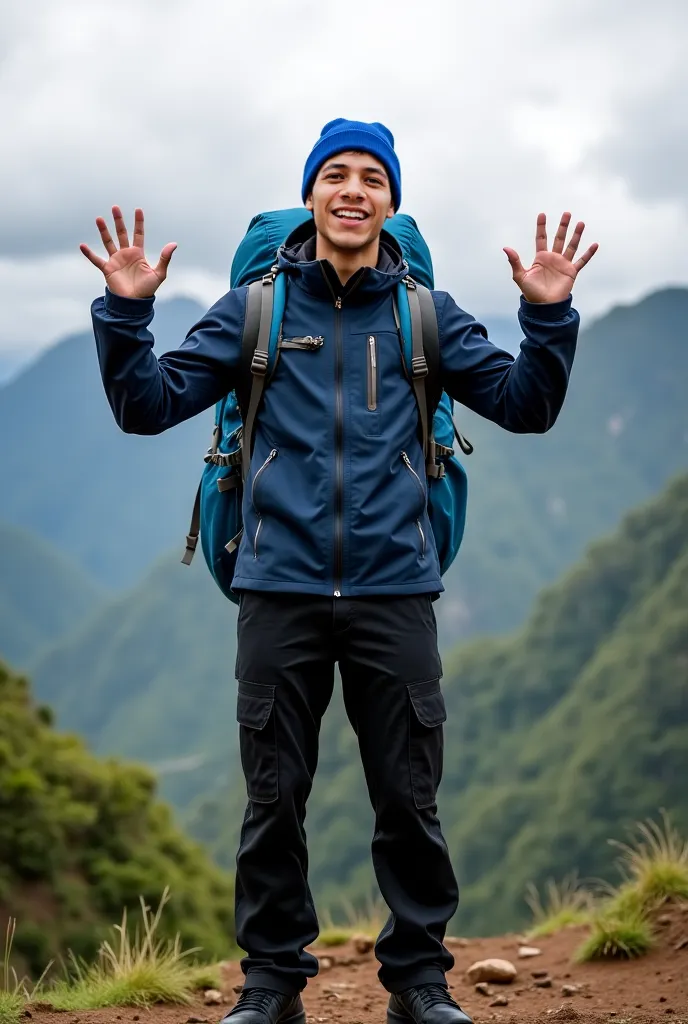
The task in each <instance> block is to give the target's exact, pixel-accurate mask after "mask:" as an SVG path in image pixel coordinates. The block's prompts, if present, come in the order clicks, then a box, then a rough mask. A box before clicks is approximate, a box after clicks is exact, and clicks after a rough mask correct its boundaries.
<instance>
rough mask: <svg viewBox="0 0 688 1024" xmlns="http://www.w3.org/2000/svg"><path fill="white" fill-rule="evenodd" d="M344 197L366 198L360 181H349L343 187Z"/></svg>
mask: <svg viewBox="0 0 688 1024" xmlns="http://www.w3.org/2000/svg"><path fill="white" fill-rule="evenodd" d="M342 199H361V200H362V199H365V194H364V193H363V191H362V189H361V186H360V185H359V184H358V182H348V183H347V185H346V186H345V187H344V188H343V189H342Z"/></svg>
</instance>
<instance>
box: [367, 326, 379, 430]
mask: <svg viewBox="0 0 688 1024" xmlns="http://www.w3.org/2000/svg"><path fill="white" fill-rule="evenodd" d="M368 409H369V410H370V412H374V411H375V410H376V409H377V341H376V339H375V335H374V334H370V335H368Z"/></svg>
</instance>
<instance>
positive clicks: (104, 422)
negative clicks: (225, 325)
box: [0, 299, 212, 588]
mask: <svg viewBox="0 0 688 1024" xmlns="http://www.w3.org/2000/svg"><path fill="white" fill-rule="evenodd" d="M203 312H204V310H203V309H202V308H201V306H199V305H198V304H197V303H195V302H193V301H191V300H189V299H172V300H170V301H167V302H160V303H158V304H157V305H156V312H155V320H154V324H155V326H154V330H155V336H156V351H157V352H158V353H161V352H163V351H165V350H166V349H167V348H172V347H176V346H177V345H179V344H180V342H181V341H182V340H183V338H184V335H185V334H186V332H187V330H188V329H189V328H190V327H191V326H192V325H193V324H194V323H195V322H196V321H197V320H198V319H199V318H200V316H201V315H202V314H203ZM211 429H212V413H211V412H210V411H209V412H208V413H207V414H206V415H205V416H199V417H197V418H196V419H195V420H193V421H191V422H189V423H184V424H181V425H180V426H179V427H177V428H176V429H175V430H174V431H172V432H170V433H168V434H165V435H163V436H162V437H158V438H155V437H135V438H132V437H131V436H128V435H126V434H123V433H122V432H121V431H120V430H119V428H118V427H117V425H116V424H115V422H114V419H113V417H112V413H111V411H110V408H109V406H108V403H107V400H106V398H105V394H104V391H103V386H102V382H101V380H100V373H99V370H98V363H97V359H96V352H95V342H94V340H93V334H92V333H91V332H83V333H81V334H74V335H71V336H69V337H68V338H65V339H64V341H62V342H60V343H58V344H57V345H55V346H53V347H52V348H50V349H48V350H47V351H46V352H45V353H44V354H43V355H42V356H41V357H39V359H38V360H37V361H36V362H34V363H32V364H31V365H30V366H29V367H28V368H27V369H26V370H25V371H24V372H23V373H21V374H20V375H19V376H18V377H17V378H16V379H14V380H12V381H10V383H9V384H7V385H5V387H3V388H1V389H0V436H1V437H2V438H3V446H2V448H1V449H0V480H2V481H3V483H4V486H3V488H2V490H0V520H5V521H7V522H10V523H16V524H17V525H20V526H24V527H26V528H28V529H30V530H32V531H34V532H35V533H38V534H40V535H42V536H44V537H45V538H46V539H48V540H50V541H51V542H52V543H53V544H55V545H56V546H57V547H59V548H60V549H61V550H62V551H64V552H65V553H67V554H69V555H70V556H71V557H72V558H74V559H76V560H77V561H78V562H80V563H81V565H82V566H84V568H86V569H87V571H89V572H90V573H91V575H92V576H94V577H95V578H96V579H98V580H100V581H101V582H102V583H104V584H105V585H107V586H109V587H111V588H117V587H123V586H127V585H129V584H130V583H131V582H132V581H133V580H135V579H140V578H141V577H142V576H143V575H144V573H145V572H146V570H147V568H148V567H149V566H150V565H151V564H152V562H153V561H155V559H156V558H157V557H158V556H159V555H160V553H161V552H163V551H165V550H167V549H169V548H170V547H172V545H173V544H175V542H176V543H182V546H183V540H184V536H185V534H186V530H187V527H188V522H187V519H188V516H189V515H190V512H191V506H192V505H193V497H194V494H195V488H196V485H197V482H198V480H197V478H198V476H199V474H200V471H201V468H202V466H203V454H204V452H205V450H206V449H207V447H208V443H209V442H208V437H209V435H210V431H211Z"/></svg>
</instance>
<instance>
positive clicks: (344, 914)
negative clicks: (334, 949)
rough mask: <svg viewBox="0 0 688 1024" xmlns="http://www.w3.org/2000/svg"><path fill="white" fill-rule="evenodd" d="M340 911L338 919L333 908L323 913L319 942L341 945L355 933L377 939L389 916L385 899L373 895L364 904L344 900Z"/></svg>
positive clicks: (324, 944)
mask: <svg viewBox="0 0 688 1024" xmlns="http://www.w3.org/2000/svg"><path fill="white" fill-rule="evenodd" d="M339 911H340V912H339V914H337V915H336V916H337V918H338V920H336V921H335V919H334V916H333V913H332V911H331V910H327V911H326V912H325V913H324V914H323V915H322V921H323V927H322V929H321V931H320V935H319V937H318V942H319V943H320V944H321V945H323V946H328V945H329V946H341V945H343V944H344V943H345V942H348V940H349V939H350V938H352V936H354V935H365V936H367V937H368V938H370V939H376V938H377V937H378V935H379V934H380V932H381V931H382V927H383V925H384V923H385V921H386V920H387V917H388V916H389V911H388V909H387V906H386V904H385V903H384V901H383V900H382V899H381V898H379V897H378V898H377V899H375V898H374V897H372V896H369V897H368V899H367V900H366V901H365V903H364V904H363V905H362V906H361V905H358V906H357V905H355V904H354V903H351V902H350V901H348V900H342V901H341V903H340V904H339ZM342 919H343V920H342ZM328 940H329V941H328Z"/></svg>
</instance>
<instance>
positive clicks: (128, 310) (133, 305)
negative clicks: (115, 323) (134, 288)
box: [105, 288, 155, 318]
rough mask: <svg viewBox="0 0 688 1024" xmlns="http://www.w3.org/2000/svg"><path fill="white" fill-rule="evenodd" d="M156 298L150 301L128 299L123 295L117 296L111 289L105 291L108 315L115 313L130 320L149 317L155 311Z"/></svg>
mask: <svg viewBox="0 0 688 1024" xmlns="http://www.w3.org/2000/svg"><path fill="white" fill-rule="evenodd" d="M154 302H155V296H154V295H151V297H150V298H149V299H128V298H125V297H124V296H123V295H115V293H114V292H111V291H110V289H109V288H106V289H105V309H106V311H107V312H108V313H115V314H118V315H119V316H126V317H128V318H131V317H137V316H147V315H148V314H149V313H150V312H151V311H152V309H153V303H154Z"/></svg>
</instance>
